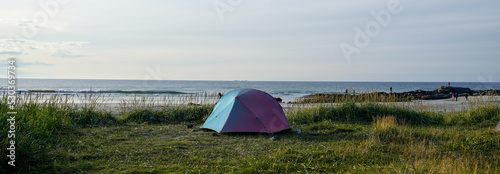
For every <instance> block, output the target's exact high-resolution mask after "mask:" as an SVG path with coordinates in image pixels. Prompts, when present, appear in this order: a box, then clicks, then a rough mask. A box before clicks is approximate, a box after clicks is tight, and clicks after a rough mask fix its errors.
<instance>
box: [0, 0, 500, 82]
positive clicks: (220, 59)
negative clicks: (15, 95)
mask: <svg viewBox="0 0 500 174" xmlns="http://www.w3.org/2000/svg"><path fill="white" fill-rule="evenodd" d="M499 8H500V1H498V2H497V1H468V0H467V1H466V0H443V1H431V0H413V1H411V0H401V1H394V0H393V1H391V0H383V1H373V0H358V1H349V2H348V1H341V0H317V1H305V0H265V1H264V0H200V1H181V0H172V1H164V0H147V1H137V0H106V1H97V0H22V1H14V0H9V1H4V2H2V3H1V6H0V58H1V59H2V60H4V61H2V64H1V65H2V66H1V69H0V70H1V71H6V69H5V66H6V64H5V62H6V61H5V60H7V59H8V58H11V57H15V58H17V60H18V69H19V78H55V79H158V80H160V79H161V80H279V81H444V82H447V81H469V82H488V81H496V82H498V81H500V68H499V65H500V10H498V9H499ZM0 74H2V76H0V77H2V78H5V74H6V73H0Z"/></svg>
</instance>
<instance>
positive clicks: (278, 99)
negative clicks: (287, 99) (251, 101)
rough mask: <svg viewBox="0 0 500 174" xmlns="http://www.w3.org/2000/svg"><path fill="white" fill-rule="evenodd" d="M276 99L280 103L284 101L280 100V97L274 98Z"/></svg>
mask: <svg viewBox="0 0 500 174" xmlns="http://www.w3.org/2000/svg"><path fill="white" fill-rule="evenodd" d="M274 99H276V101H277V102H278V103H281V102H283V99H281V98H279V97H276V98H274Z"/></svg>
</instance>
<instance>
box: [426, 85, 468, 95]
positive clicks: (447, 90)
mask: <svg viewBox="0 0 500 174" xmlns="http://www.w3.org/2000/svg"><path fill="white" fill-rule="evenodd" d="M434 91H435V92H439V93H467V94H473V93H474V91H473V90H471V89H470V88H462V87H451V86H441V87H439V88H438V89H436V90H434Z"/></svg>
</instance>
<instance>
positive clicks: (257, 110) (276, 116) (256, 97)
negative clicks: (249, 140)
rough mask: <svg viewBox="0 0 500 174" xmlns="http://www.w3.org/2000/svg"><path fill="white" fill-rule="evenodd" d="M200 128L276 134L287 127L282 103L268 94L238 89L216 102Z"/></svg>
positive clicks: (288, 126) (217, 130) (221, 131)
mask: <svg viewBox="0 0 500 174" xmlns="http://www.w3.org/2000/svg"><path fill="white" fill-rule="evenodd" d="M201 128H204V129H211V130H214V131H216V132H218V133H224V132H262V133H275V132H279V131H282V130H286V129H290V125H289V124H288V120H287V119H286V117H285V113H284V112H283V108H281V105H280V104H279V103H278V102H277V101H276V100H275V99H274V98H273V97H272V96H271V95H269V94H267V93H265V92H262V91H259V90H255V89H238V90H234V91H231V92H229V93H227V94H226V95H224V96H222V98H221V99H220V100H219V102H217V104H216V105H215V107H214V110H213V111H212V114H210V116H209V117H208V118H207V120H206V121H205V124H203V126H202V127H201Z"/></svg>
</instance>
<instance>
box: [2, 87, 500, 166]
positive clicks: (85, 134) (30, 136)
mask: <svg viewBox="0 0 500 174" xmlns="http://www.w3.org/2000/svg"><path fill="white" fill-rule="evenodd" d="M485 97H487V96H485ZM373 98H374V99H373V100H371V99H370V100H365V101H349V100H345V101H341V102H338V103H330V104H328V103H326V104H317V105H315V104H305V103H297V104H289V105H287V106H286V107H285V108H284V110H285V112H286V115H287V118H288V121H289V123H290V126H291V127H292V130H290V131H286V132H281V133H279V136H280V140H277V141H273V140H270V139H269V138H270V137H271V136H273V135H269V134H250V133H245V134H214V132H210V131H203V130H199V129H198V128H199V127H200V126H201V125H202V124H203V122H204V120H205V119H206V118H207V117H208V115H210V113H211V111H212V109H213V107H214V102H213V101H216V96H214V95H200V96H195V97H192V96H191V97H189V96H187V97H185V99H184V100H183V101H182V102H181V104H179V103H169V102H166V101H168V99H163V100H160V101H158V100H154V99H151V98H147V97H144V98H138V99H135V100H133V101H122V102H121V103H120V104H119V107H118V108H116V109H114V110H106V109H103V108H104V107H103V105H104V102H105V101H106V100H107V99H106V96H103V95H88V96H87V95H86V96H82V101H83V103H79V104H78V103H75V102H74V100H72V99H70V98H68V96H62V95H57V94H54V95H50V96H41V95H26V96H22V97H19V98H18V101H17V102H16V103H17V105H16V111H17V117H16V124H15V125H16V138H15V140H16V167H10V166H9V165H6V164H7V160H8V159H7V158H3V157H5V156H6V155H7V153H8V151H6V150H2V151H0V156H2V158H0V163H1V164H2V167H1V169H0V173H10V172H21V173H169V172H187V173H229V172H236V173H326V172H328V173H330V172H331V173H374V172H377V173H379V172H380V173H498V172H500V167H499V166H500V155H499V154H500V131H499V130H495V126H496V125H497V124H498V122H499V121H500V106H499V104H498V103H495V102H498V101H495V102H492V103H483V102H480V101H479V100H478V101H471V102H477V103H476V104H473V106H471V108H468V109H467V110H464V111H459V112H434V111H431V110H428V109H425V108H423V107H419V106H416V105H410V104H405V102H394V101H386V102H375V101H380V100H381V99H380V98H376V96H373ZM391 100H392V99H391ZM162 101H163V102H162ZM0 111H1V112H2V115H0V117H1V118H0V125H4V126H2V127H0V135H2V136H3V137H2V138H1V139H0V148H1V149H6V148H7V146H8V143H9V142H7V139H6V138H4V137H5V135H7V131H8V127H7V126H5V125H8V123H7V119H8V117H7V115H6V114H3V113H6V112H8V111H9V109H8V107H7V105H6V97H5V96H4V97H3V98H2V101H1V102H0ZM187 124H193V125H194V127H193V128H187V127H186V125H187ZM298 129H300V130H301V131H302V133H301V134H298V133H297V130H298Z"/></svg>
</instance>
